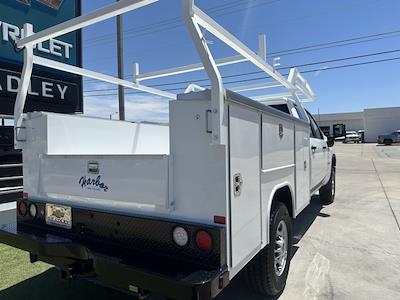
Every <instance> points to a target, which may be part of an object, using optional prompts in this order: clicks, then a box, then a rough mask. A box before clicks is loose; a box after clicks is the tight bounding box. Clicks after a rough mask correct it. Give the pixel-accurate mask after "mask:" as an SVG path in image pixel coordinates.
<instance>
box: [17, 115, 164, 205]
mask: <svg viewBox="0 0 400 300" xmlns="http://www.w3.org/2000/svg"><path fill="white" fill-rule="evenodd" d="M26 126H27V128H29V130H31V131H32V132H30V133H27V143H28V144H29V148H28V149H30V151H28V153H26V155H24V160H25V164H24V165H25V169H24V174H25V176H28V177H27V178H29V180H26V181H25V190H27V191H31V192H33V191H34V194H33V195H32V196H37V197H44V198H46V199H51V200H52V201H53V202H59V201H62V203H64V204H67V203H70V204H72V203H73V204H74V205H76V204H78V205H81V206H91V207H97V208H107V209H108V210H110V209H111V210H112V209H115V210H116V211H121V210H123V209H128V208H129V209H130V210H138V211H151V212H154V211H158V212H165V211H166V210H168V208H169V187H168V186H169V178H170V176H169V172H171V170H170V156H169V127H168V126H166V125H158V124H140V123H129V122H120V121H110V120H104V119H97V118H87V117H82V116H71V115H61V114H53V113H32V114H29V116H28V118H27V121H26ZM32 150H34V151H32ZM28 161H29V162H28ZM33 165H34V166H35V167H34V168H32V166H33ZM28 166H29V167H28ZM32 173H33V174H32ZM110 204H112V206H113V207H111V208H110Z"/></svg>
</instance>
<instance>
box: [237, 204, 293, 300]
mask: <svg viewBox="0 0 400 300" xmlns="http://www.w3.org/2000/svg"><path fill="white" fill-rule="evenodd" d="M291 254H292V219H291V217H290V215H289V212H288V209H287V208H286V206H285V205H284V204H283V203H281V202H276V203H275V205H273V208H272V212H271V218H270V243H269V244H268V245H267V246H266V247H265V248H264V249H263V250H261V251H260V252H259V253H258V254H257V256H255V257H254V258H253V260H252V261H250V262H249V263H248V265H247V266H246V269H245V270H244V271H245V273H244V275H245V279H246V283H247V285H248V287H249V288H250V289H252V290H254V291H255V292H257V293H260V294H262V295H267V296H276V295H278V294H280V293H281V292H282V291H283V289H284V288H285V285H286V279H287V276H288V272H289V267H290V259H291Z"/></svg>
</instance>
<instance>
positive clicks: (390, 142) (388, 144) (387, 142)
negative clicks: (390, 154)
mask: <svg viewBox="0 0 400 300" xmlns="http://www.w3.org/2000/svg"><path fill="white" fill-rule="evenodd" d="M383 143H384V144H385V145H386V146H390V145H391V144H392V140H388V139H386V140H384V141H383Z"/></svg>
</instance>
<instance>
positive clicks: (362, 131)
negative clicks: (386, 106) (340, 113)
mask: <svg viewBox="0 0 400 300" xmlns="http://www.w3.org/2000/svg"><path fill="white" fill-rule="evenodd" d="M357 133H358V136H359V137H360V142H361V143H365V130H357Z"/></svg>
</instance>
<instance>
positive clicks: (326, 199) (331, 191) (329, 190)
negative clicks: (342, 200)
mask: <svg viewBox="0 0 400 300" xmlns="http://www.w3.org/2000/svg"><path fill="white" fill-rule="evenodd" d="M335 195H336V166H335V165H334V163H333V162H332V169H331V177H330V178H329V181H328V182H327V184H325V185H324V186H323V187H321V188H320V189H319V198H320V199H321V201H322V203H324V204H332V203H333V201H335Z"/></svg>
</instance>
